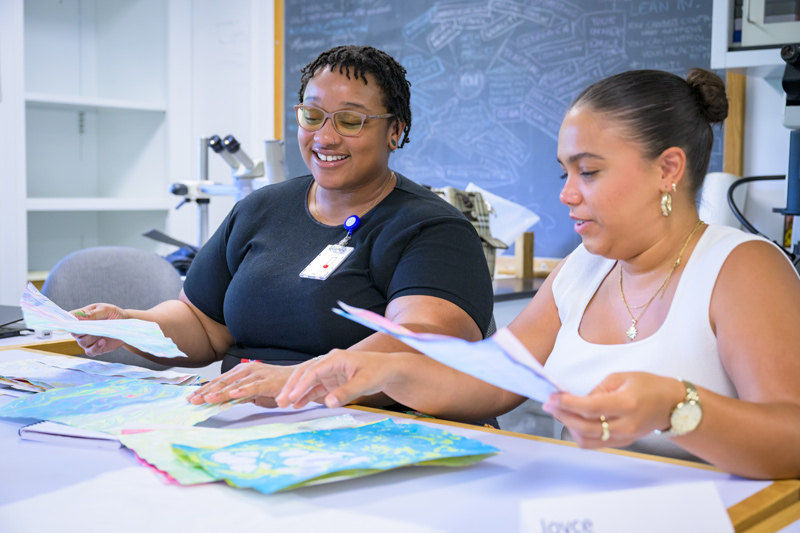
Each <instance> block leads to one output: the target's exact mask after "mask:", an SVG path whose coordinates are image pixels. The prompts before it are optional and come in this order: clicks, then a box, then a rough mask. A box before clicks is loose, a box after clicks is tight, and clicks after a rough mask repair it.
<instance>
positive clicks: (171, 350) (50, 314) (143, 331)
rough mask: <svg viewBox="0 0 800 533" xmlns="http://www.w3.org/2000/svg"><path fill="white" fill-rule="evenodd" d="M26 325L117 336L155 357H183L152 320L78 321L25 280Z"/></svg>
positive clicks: (99, 335) (83, 333)
mask: <svg viewBox="0 0 800 533" xmlns="http://www.w3.org/2000/svg"><path fill="white" fill-rule="evenodd" d="M19 305H20V307H22V314H23V316H24V317H25V325H27V326H28V327H29V328H34V329H56V330H63V331H66V332H69V333H74V334H76V335H96V336H98V337H109V338H111V339H119V340H121V341H122V342H124V343H125V344H128V345H130V346H133V347H134V348H138V349H140V350H142V351H144V352H147V353H149V354H152V355H155V356H157V357H167V358H173V357H186V354H184V353H183V352H181V351H180V350H178V347H177V346H176V345H175V343H174V342H172V340H171V339H168V338H167V337H165V336H164V333H162V331H161V328H159V327H158V324H156V323H155V322H147V321H145V320H137V319H128V320H78V319H77V318H75V317H74V316H72V314H70V313H69V312H67V311H65V310H63V309H61V308H60V307H59V306H58V305H56V304H55V303H54V302H53V301H51V300H50V299H48V298H47V297H46V296H45V295H43V294H42V293H40V292H39V291H38V290H36V287H34V286H33V284H32V283H28V287H27V288H26V289H25V293H24V294H23V295H22V300H20V302H19Z"/></svg>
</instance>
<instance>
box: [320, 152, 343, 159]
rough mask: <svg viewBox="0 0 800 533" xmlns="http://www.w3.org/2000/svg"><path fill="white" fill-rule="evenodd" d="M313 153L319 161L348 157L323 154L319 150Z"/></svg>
mask: <svg viewBox="0 0 800 533" xmlns="http://www.w3.org/2000/svg"><path fill="white" fill-rule="evenodd" d="M314 155H315V156H317V159H319V160H320V161H341V160H342V159H347V158H348V157H349V156H346V155H325V154H320V153H319V152H314Z"/></svg>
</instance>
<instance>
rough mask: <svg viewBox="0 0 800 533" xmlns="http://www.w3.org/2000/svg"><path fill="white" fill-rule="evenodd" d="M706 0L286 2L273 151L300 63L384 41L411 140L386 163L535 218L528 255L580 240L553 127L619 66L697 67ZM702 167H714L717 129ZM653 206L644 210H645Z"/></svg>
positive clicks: (294, 155)
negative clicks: (404, 76) (404, 99)
mask: <svg viewBox="0 0 800 533" xmlns="http://www.w3.org/2000/svg"><path fill="white" fill-rule="evenodd" d="M711 3H712V0H652V1H642V0H629V1H622V0H616V1H614V0H581V1H572V2H565V1H561V0H530V1H527V2H522V1H509V0H473V1H469V0H462V1H455V2H453V1H437V2H430V1H422V0H285V54H286V57H285V67H286V71H285V77H284V79H285V83H286V87H285V95H286V116H285V122H284V123H285V124H286V132H285V139H286V140H287V142H286V160H287V165H288V169H289V175H290V176H299V175H302V174H307V173H308V170H307V168H306V166H305V164H304V163H303V160H302V158H301V157H300V154H299V150H298V147H297V142H296V140H295V139H296V137H297V127H298V126H297V122H296V120H295V118H294V115H293V112H292V109H291V107H292V105H294V104H296V103H297V90H298V88H299V81H300V70H301V69H302V68H303V66H305V65H306V64H308V63H309V62H310V61H311V60H313V59H314V58H315V57H316V56H317V55H318V54H319V53H320V52H322V51H324V50H326V49H328V48H330V47H332V46H335V45H340V44H368V45H371V46H374V47H376V48H379V49H381V50H384V51H385V52H387V53H388V54H390V55H392V56H393V57H394V58H395V59H397V60H398V61H399V62H400V63H401V64H402V65H403V66H404V67H405V68H406V70H407V71H408V79H409V81H410V82H411V84H412V85H411V104H412V114H413V117H412V127H411V134H410V139H411V142H410V143H409V144H407V145H406V146H405V147H404V148H403V149H402V150H399V151H397V152H396V153H395V154H394V155H393V156H392V159H391V160H390V165H391V167H392V168H393V169H394V170H397V171H399V172H401V173H403V174H404V175H406V176H407V177H409V178H411V179H412V180H414V181H416V182H418V183H422V184H425V185H431V186H434V187H442V186H446V185H450V186H453V187H458V188H464V187H465V186H466V185H467V183H469V182H473V183H475V184H476V185H478V186H480V187H482V188H484V189H487V190H489V191H491V192H493V193H495V194H497V195H500V196H502V197H504V198H507V199H509V200H512V201H514V202H517V203H520V204H523V205H525V206H527V207H528V208H529V209H531V210H532V211H534V212H535V213H536V214H538V215H539V216H540V217H541V221H540V222H539V223H538V224H536V225H535V226H534V227H533V231H534V232H535V254H536V255H537V256H541V257H564V256H565V255H567V254H568V253H569V252H571V251H572V250H573V249H574V248H575V246H577V245H578V244H579V243H580V237H578V235H577V234H575V232H574V231H573V228H572V222H571V221H570V219H569V218H568V217H567V212H568V211H567V208H566V207H565V206H563V205H562V204H561V203H560V202H559V199H558V195H559V192H560V190H561V187H562V185H563V182H562V181H561V180H560V179H559V176H560V175H561V169H560V167H559V165H558V162H557V161H556V145H557V136H558V129H559V126H560V123H561V119H562V118H563V114H564V112H565V110H566V108H567V106H568V105H569V104H570V103H571V102H572V101H573V99H574V98H575V97H576V96H577V95H578V94H579V93H580V91H582V90H583V89H584V88H586V87H587V86H588V85H590V84H591V83H593V82H595V81H597V80H599V79H602V78H604V77H607V76H610V75H612V74H616V73H619V72H623V71H626V70H631V69H642V68H652V69H659V70H667V71H670V72H674V73H676V74H678V75H681V76H684V75H685V74H686V72H687V70H688V69H689V68H691V67H702V68H708V67H709V61H710V48H711ZM715 133H716V136H717V137H718V138H717V140H716V142H715V146H714V151H713V154H712V161H711V170H712V171H713V170H719V169H721V166H722V144H721V137H722V132H721V131H716V132H715ZM656 208H657V206H656Z"/></svg>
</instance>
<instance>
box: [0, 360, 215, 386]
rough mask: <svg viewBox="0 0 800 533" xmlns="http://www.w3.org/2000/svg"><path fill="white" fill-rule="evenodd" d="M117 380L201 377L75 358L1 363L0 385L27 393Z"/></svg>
mask: <svg viewBox="0 0 800 533" xmlns="http://www.w3.org/2000/svg"><path fill="white" fill-rule="evenodd" d="M119 378H137V379H144V380H148V381H152V382H155V383H170V384H174V385H193V384H195V383H197V382H198V381H200V376H198V375H196V374H186V373H181V372H174V371H172V370H149V369H146V368H141V367H138V366H132V365H124V364H121V363H107V362H105V361H95V360H91V359H82V358H77V357H63V356H44V357H41V358H39V359H23V360H18V361H3V362H0V384H6V385H8V386H10V387H13V388H15V389H19V390H25V391H29V392H43V391H46V390H49V389H55V388H65V387H76V386H79V385H86V384H89V383H102V382H105V381H113V380H116V379H119Z"/></svg>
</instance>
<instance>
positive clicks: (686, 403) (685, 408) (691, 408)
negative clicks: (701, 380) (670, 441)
mask: <svg viewBox="0 0 800 533" xmlns="http://www.w3.org/2000/svg"><path fill="white" fill-rule="evenodd" d="M680 382H681V383H683V386H684V387H686V397H685V398H684V399H683V401H682V402H680V403H679V404H678V405H676V406H675V407H674V408H673V409H672V413H671V414H670V416H669V422H670V428H669V429H664V430H658V429H657V430H655V433H656V434H658V435H667V436H668V437H675V436H678V435H686V434H687V433H689V432H691V431H694V430H695V429H696V428H697V426H699V425H700V421H701V420H702V419H703V407H702V406H701V405H700V395H699V394H698V393H697V388H696V387H695V386H694V385H692V384H691V383H689V382H688V381H685V380H680Z"/></svg>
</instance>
